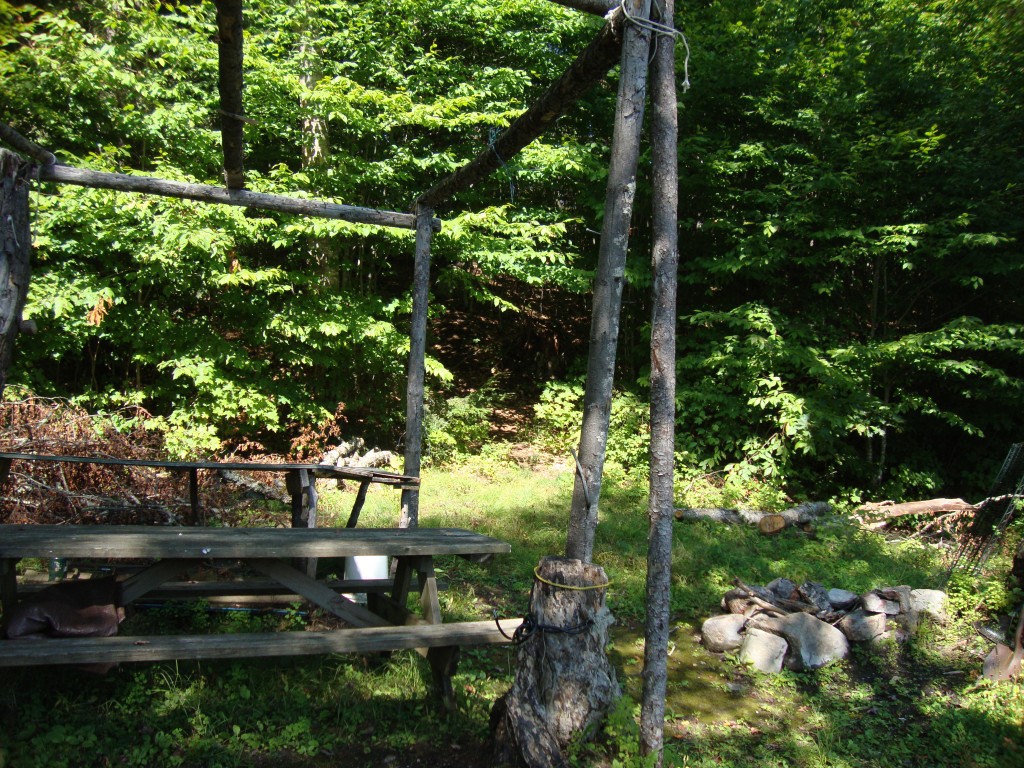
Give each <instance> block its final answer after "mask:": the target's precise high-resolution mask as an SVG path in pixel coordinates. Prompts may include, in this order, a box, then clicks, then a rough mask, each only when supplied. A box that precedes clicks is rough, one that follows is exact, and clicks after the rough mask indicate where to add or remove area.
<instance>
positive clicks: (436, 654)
mask: <svg viewBox="0 0 1024 768" xmlns="http://www.w3.org/2000/svg"><path fill="white" fill-rule="evenodd" d="M416 571H417V576H418V577H419V588H420V609H421V610H422V611H423V618H424V619H425V620H426V622H427V623H428V624H440V623H441V604H440V602H439V600H438V595H437V576H436V574H435V573H434V559H433V558H432V557H421V558H419V559H418V561H417V564H416ZM427 661H428V662H429V663H430V672H431V675H432V676H433V678H434V690H435V691H436V692H437V694H438V696H440V698H441V702H442V704H443V705H444V708H445V711H446V712H454V711H455V689H454V688H453V687H452V676H453V675H454V674H455V672H456V671H457V669H458V664H459V646H457V645H447V646H444V647H441V648H431V649H430V650H428V651H427Z"/></svg>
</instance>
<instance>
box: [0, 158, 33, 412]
mask: <svg viewBox="0 0 1024 768" xmlns="http://www.w3.org/2000/svg"><path fill="white" fill-rule="evenodd" d="M28 172H29V166H28V165H27V164H25V163H23V162H22V160H21V158H20V157H18V156H17V155H16V154H14V153H13V152H8V151H7V150H6V149H0V233H2V235H0V398H2V397H3V393H4V389H5V387H6V386H7V371H8V370H9V369H10V367H11V361H12V360H13V358H14V340H15V339H16V338H17V336H18V331H19V330H20V328H21V312H22V310H23V309H24V308H25V297H26V296H28V283H29V256H30V254H31V249H32V231H31V229H30V227H29V208H28V191H29V174H28Z"/></svg>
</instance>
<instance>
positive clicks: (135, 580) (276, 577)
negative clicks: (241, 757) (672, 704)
mask: <svg viewBox="0 0 1024 768" xmlns="http://www.w3.org/2000/svg"><path fill="white" fill-rule="evenodd" d="M22 458H24V459H27V460H42V461H58V460H71V461H94V462H103V463H117V464H133V463H139V464H142V465H147V466H154V465H156V466H161V467H165V466H166V467H167V468H170V469H184V470H188V471H193V470H195V469H200V468H203V469H206V468H221V467H224V466H228V467H231V466H235V467H237V468H238V469H240V470H243V471H244V470H255V469H260V470H263V469H267V468H270V469H271V471H274V470H275V469H276V470H277V471H284V472H288V473H292V472H306V473H307V475H306V477H307V478H312V477H317V476H326V477H338V476H344V477H346V478H352V479H358V480H360V482H361V483H365V484H367V485H368V484H369V483H371V482H387V483H389V484H394V485H402V484H407V483H408V480H409V478H406V477H404V476H401V475H395V474H394V473H383V472H380V471H378V470H372V471H365V472H364V471H363V470H362V468H349V467H345V468H332V467H329V466H323V467H321V466H320V465H294V464H281V465H265V464H258V465H257V464H249V463H245V464H240V463H238V464H234V465H232V464H218V463H216V462H160V463H156V462H145V461H140V462H134V461H131V460H126V459H103V460H100V459H86V458H82V457H56V456H40V455H35V454H11V453H0V476H2V475H3V474H5V470H6V469H9V467H10V461H12V460H17V459H22ZM4 462H6V463H7V466H6V467H4V466H3V463H4ZM321 472H322V473H323V474H320V473H321ZM298 477H299V482H300V486H299V487H300V493H302V494H304V496H303V499H302V504H303V505H307V504H308V495H309V494H308V489H309V488H311V487H312V481H311V480H310V481H309V485H307V486H305V490H304V489H303V487H302V486H301V483H303V482H306V480H303V479H302V476H301V475H298ZM413 479H415V478H413ZM364 488H365V485H363V486H361V490H362V489H364ZM360 503H361V501H359V500H358V499H357V505H358V504H360ZM314 504H315V499H314ZM357 516H358V509H356V510H355V514H354V515H353V517H357ZM293 522H294V521H293ZM303 522H305V523H306V525H304V526H303V527H292V528H214V527H205V526H162V525H161V526H146V525H10V524H8V525H0V606H2V608H3V615H4V617H5V618H4V623H5V624H6V617H8V616H10V615H11V612H12V611H13V610H14V609H15V607H16V606H17V605H18V602H19V597H20V594H19V584H18V578H17V571H16V566H17V563H18V561H19V560H21V559H22V558H41V559H54V558H61V559H86V560H101V561H118V562H124V561H130V562H134V563H136V564H141V569H138V570H135V572H133V573H132V574H131V575H129V576H127V577H126V578H122V579H120V580H119V581H118V583H117V598H116V601H117V604H118V605H121V606H126V605H131V604H132V603H133V602H136V601H138V600H140V599H141V598H143V597H146V596H152V595H156V594H159V592H160V590H162V589H165V590H168V589H169V591H170V592H173V594H174V595H175V596H176V597H178V598H185V599H188V598H190V597H194V598H196V599H199V598H202V599H205V598H206V597H208V596H209V595H210V594H213V593H215V592H219V593H222V594H227V595H231V594H233V593H235V592H236V591H237V592H242V591H244V582H242V583H240V582H237V581H220V582H215V583H211V582H199V583H189V582H187V581H175V580H176V579H180V578H181V576H182V574H184V573H185V572H186V571H188V570H189V569H190V568H194V567H195V566H196V565H199V564H203V563H207V562H210V561H216V562H218V563H224V562H226V561H229V562H232V563H235V562H237V563H240V564H242V565H243V566H244V567H245V568H246V569H247V570H248V571H251V572H254V573H257V574H261V575H262V576H263V577H264V578H265V579H266V580H267V582H268V583H270V584H272V585H273V586H274V588H275V589H276V591H277V592H278V593H280V592H285V593H288V594H294V595H296V596H297V598H298V599H302V600H307V601H309V602H310V603H312V604H313V605H316V606H318V607H320V608H322V609H323V610H325V611H327V612H328V613H330V614H332V615H333V616H336V617H338V618H339V619H341V620H342V621H343V622H344V624H345V626H344V627H342V628H340V629H334V630H327V631H318V632H302V631H296V632H269V633H248V634H229V635H157V636H115V637H61V638H47V639H6V640H3V641H0V667H10V666H29V665H53V664H78V663H112V662H134V661H161V660H171V659H234V658H242V657H259V656H298V655H311V654H331V653H345V652H361V653H365V652H378V651H392V650H401V649H416V650H418V651H419V652H421V653H422V654H423V655H425V656H426V658H427V660H428V661H429V664H430V669H431V672H432V676H433V680H434V684H435V687H436V689H437V690H438V692H439V693H440V694H441V696H442V698H443V700H444V703H445V705H446V707H448V708H449V709H450V708H451V707H453V706H454V697H453V691H452V685H451V676H452V675H453V674H454V673H455V669H456V663H457V659H458V652H459V647H460V646H462V645H475V644H483V643H504V642H507V641H508V640H507V635H510V634H511V633H512V631H513V630H514V629H515V627H516V626H518V624H519V621H518V620H506V621H503V622H493V621H468V622H450V623H447V624H446V623H444V622H443V620H442V615H441V607H440V603H439V600H438V584H437V577H436V574H435V570H434V558H435V557H437V556H448V555H454V556H460V557H463V558H467V559H470V560H474V561H477V562H485V561H487V560H489V559H490V558H492V557H493V556H494V555H496V554H505V553H508V552H510V551H511V547H510V546H509V545H508V544H507V543H505V542H503V541H500V540H498V539H494V538H491V537H489V536H485V535H483V534H479V533H475V532H472V531H466V530H461V529H455V528H356V527H346V528H315V527H307V526H309V525H311V524H315V521H313V522H312V523H310V522H307V521H303ZM350 524H352V517H350ZM358 556H386V557H390V558H393V559H394V568H393V571H392V576H391V577H389V578H387V579H375V580H348V581H341V582H336V583H327V582H324V581H320V580H317V578H316V572H315V570H314V571H312V572H310V571H308V570H307V569H305V568H302V567H297V563H303V562H310V561H312V562H315V561H316V560H317V559H319V558H349V557H358ZM22 592H24V590H22ZM414 592H417V593H418V596H419V600H418V606H417V610H410V609H409V607H408V605H409V597H410V595H411V594H413V593H414ZM354 594H365V595H366V605H365V606H363V605H361V604H359V603H358V602H357V601H356V600H353V599H351V597H350V595H354Z"/></svg>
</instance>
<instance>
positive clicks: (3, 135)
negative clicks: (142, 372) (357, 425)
mask: <svg viewBox="0 0 1024 768" xmlns="http://www.w3.org/2000/svg"><path fill="white" fill-rule="evenodd" d="M647 1H648V2H649V0H647ZM214 2H215V5H216V6H217V26H218V30H217V31H218V35H217V39H218V48H219V60H218V68H219V78H218V83H219V92H220V109H219V112H220V118H221V136H222V145H223V155H224V180H225V187H215V186H211V185H206V184H189V183H183V182H177V181H171V180H167V179H160V178H155V177H149V176H134V175H126V174H119V173H107V172H100V171H92V170H86V169H80V168H72V167H70V166H67V165H64V164H62V163H60V162H59V161H58V160H57V158H56V156H55V155H54V154H53V153H52V152H50V151H49V150H47V149H45V148H43V147H40V146H38V145H36V144H34V143H33V142H31V141H30V140H28V139H26V138H25V137H23V136H21V135H20V134H19V133H18V132H17V131H15V130H14V129H13V128H12V127H11V126H9V125H6V124H3V123H0V142H3V143H6V144H7V145H8V146H10V147H11V148H12V149H14V150H15V151H16V152H18V153H20V154H21V155H24V156H27V157H28V158H30V159H31V160H32V161H34V164H33V166H32V167H31V169H30V170H29V174H30V176H31V177H33V178H35V179H37V180H39V181H50V182H57V183H62V184H73V185H78V186H85V187H93V188H102V189H111V190H115V191H122V192H137V193H140V194H151V195H160V196H167V197H174V198H181V199H189V200H196V201H199V202H205V203H216V204H222V205H237V206H243V207H246V208H254V209H260V210H271V211H279V212H285V213H291V214H295V215H300V216H312V217H319V218H329V219H340V220H343V221H350V222H354V223H361V224H373V225H377V226H384V227H396V228H402V229H412V230H415V231H416V245H415V266H414V278H413V312H412V319H411V329H410V345H409V358H408V364H407V386H406V440H405V452H404V468H403V473H404V474H406V475H413V476H418V475H419V472H420V464H421V458H422V435H423V410H424V403H423V400H424V378H425V355H426V320H427V301H428V294H429V280H430V249H431V239H432V236H433V233H434V232H437V231H440V229H441V226H442V222H441V221H440V220H439V219H437V218H435V216H434V209H435V208H436V207H437V206H439V205H441V204H442V203H444V202H446V201H448V200H449V199H450V198H451V197H452V196H453V195H456V194H458V193H459V192H462V191H465V190H466V189H468V188H470V187H471V186H473V185H474V184H476V183H477V182H479V181H481V180H483V179H484V178H486V177H487V176H488V175H489V174H491V173H493V172H494V171H496V170H497V169H498V168H499V167H500V164H501V161H500V160H499V159H498V157H499V154H500V157H501V158H502V159H503V160H504V161H505V162H508V160H509V159H510V158H511V157H513V156H514V155H516V154H518V153H519V152H520V151H521V150H522V149H523V148H524V147H525V146H527V145H528V144H529V143H530V142H531V141H533V140H534V139H536V138H537V137H538V136H540V135H541V134H542V133H543V132H544V130H545V129H547V128H548V127H549V126H550V125H552V124H553V123H554V122H555V121H556V120H557V119H558V118H559V117H561V116H562V115H563V114H564V113H565V112H566V111H567V110H568V109H569V108H570V107H571V106H572V105H573V104H575V103H576V101H577V100H578V99H579V98H580V97H581V96H582V95H583V94H584V93H585V92H586V91H588V90H589V89H590V88H591V87H593V86H594V85H595V84H596V83H598V82H599V81H600V80H601V79H602V78H603V77H604V76H605V75H606V74H607V72H608V71H609V70H610V69H611V68H612V67H613V66H615V64H617V63H619V59H620V51H621V50H622V41H623V37H624V32H625V28H626V27H627V26H628V25H627V24H626V23H625V21H626V16H627V14H626V13H625V12H624V11H623V10H622V9H620V8H617V6H618V5H619V3H617V2H610V1H609V0H554V2H557V3H559V4H561V5H565V6H569V7H573V8H576V9H578V10H581V11H585V12H588V13H593V14H598V15H603V16H606V23H605V25H604V26H603V27H602V29H601V30H600V32H599V33H598V34H597V35H596V36H595V37H594V39H593V41H592V42H591V43H590V44H589V45H588V46H587V47H586V48H585V49H584V50H583V51H582V52H581V53H580V54H579V55H578V56H577V57H576V59H575V60H574V61H573V63H572V64H571V65H570V66H569V67H568V69H567V70H566V71H565V73H564V74H563V75H562V76H561V77H559V78H558V79H557V80H555V82H554V83H552V84H551V86H549V87H548V89H547V90H546V91H545V93H544V94H543V95H542V96H541V97H540V98H539V99H538V100H537V101H536V102H535V103H534V104H533V105H532V106H531V107H530V108H529V109H527V111H526V112H524V113H523V114H522V115H521V116H520V117H519V118H517V119H516V120H515V121H513V123H512V124H511V125H510V126H509V127H508V128H507V129H506V130H505V131H504V132H502V133H501V134H500V135H499V136H498V137H497V138H496V139H495V140H494V142H493V143H492V146H489V147H488V148H487V149H486V150H484V151H482V152H481V153H480V154H479V155H478V156H477V157H476V158H474V159H473V160H472V161H470V162H469V163H468V164H467V165H465V166H463V167H462V168H460V169H458V170H457V171H455V172H454V173H452V174H451V175H450V176H448V177H447V178H444V179H442V180H440V181H439V182H437V183H436V184H435V185H434V186H432V187H431V188H430V189H429V190H427V191H426V192H424V193H423V194H421V195H420V196H419V197H418V198H417V200H416V201H415V203H414V206H413V207H414V212H412V213H402V212H397V211H383V210H378V209H373V208H364V207H358V206H350V205H340V204H337V203H332V202H327V201H322V200H311V199H300V198H294V197H289V196H286V195H271V194H263V193H257V192H250V191H247V190H246V189H245V176H244V162H243V161H244V143H243V141H242V129H243V127H244V123H245V122H246V121H247V120H248V118H246V117H245V112H244V105H243V100H242V90H243V70H244V67H243V58H242V47H243V33H242V14H243V9H242V0H214ZM625 2H626V3H629V4H636V2H637V0H625ZM641 5H642V3H641ZM613 9H614V10H613ZM632 12H633V13H634V14H636V13H643V14H646V13H647V11H646V10H644V9H643V8H633V9H632ZM620 111H621V110H620ZM640 114H641V115H642V111H641V113H640ZM495 150H496V151H495ZM14 164H15V165H16V164H17V162H16V161H14ZM14 173H15V171H13V170H12V171H10V174H11V175H13V174H14ZM634 173H635V165H634ZM627 175H628V174H627ZM631 207H632V206H631V204H630V205H627V206H625V209H626V221H627V224H626V229H627V231H628V218H629V211H630V210H631ZM620 209H621V208H620ZM621 218H622V217H621V215H620V216H619V219H620V220H621ZM620 229H621V227H620ZM606 239H608V238H605V237H603V238H602V241H604V240H606ZM613 239H614V238H613ZM618 239H619V240H621V238H618ZM620 245H622V247H623V248H624V243H620ZM2 255H3V256H4V257H7V254H6V253H4V254H2ZM26 258H27V254H26ZM27 290H28V285H27V281H26V283H25V285H24V286H23V293H27ZM14 303H16V302H13V303H12V302H6V304H5V303H4V302H3V301H2V300H0V336H3V337H5V338H0V361H2V352H3V347H4V343H5V341H6V342H7V344H8V346H10V347H13V337H14V335H16V333H17V330H18V323H19V321H20V315H21V307H22V306H23V304H24V296H22V297H21V303H20V304H17V306H16V307H15V306H14ZM4 318H8V320H9V322H8V325H9V326H10V327H9V328H8V329H7V330H6V332H5V326H4V324H3V320H4ZM3 367H4V371H6V366H3ZM418 518H419V502H418V490H416V489H406V490H404V491H403V494H402V510H401V516H400V526H401V527H406V526H415V525H416V524H417V522H418Z"/></svg>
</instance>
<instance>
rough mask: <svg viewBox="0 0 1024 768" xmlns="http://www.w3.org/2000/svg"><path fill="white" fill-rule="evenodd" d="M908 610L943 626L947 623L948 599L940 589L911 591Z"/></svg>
mask: <svg viewBox="0 0 1024 768" xmlns="http://www.w3.org/2000/svg"><path fill="white" fill-rule="evenodd" d="M910 610H911V611H916V612H917V613H919V614H921V615H922V616H927V617H928V618H930V619H931V620H932V621H935V622H938V623H939V624H945V623H946V622H947V621H949V597H948V596H947V595H946V593H945V592H943V591H942V590H941V589H912V590H911V591H910Z"/></svg>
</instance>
